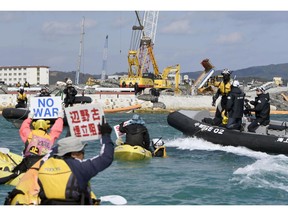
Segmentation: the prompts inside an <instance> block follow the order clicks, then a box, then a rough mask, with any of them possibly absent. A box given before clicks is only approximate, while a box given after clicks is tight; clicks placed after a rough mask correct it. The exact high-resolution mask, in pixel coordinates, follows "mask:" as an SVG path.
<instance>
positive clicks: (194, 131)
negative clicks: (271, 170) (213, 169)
mask: <svg viewBox="0 0 288 216" xmlns="http://www.w3.org/2000/svg"><path fill="white" fill-rule="evenodd" d="M204 118H209V112H208V111H188V110H185V111H175V112H173V113H170V114H169V115H168V117H167V122H168V124H169V125H170V126H172V127H174V128H175V129H177V130H179V131H181V132H182V133H183V134H184V135H186V136H189V137H197V138H202V139H204V140H206V141H209V142H212V143H214V144H220V145H223V146H235V147H240V146H241V147H246V148H248V149H251V150H254V151H260V152H266V153H270V154H285V155H286V154H288V136H287V135H286V131H287V129H286V130H285V131H284V132H282V134H279V135H268V134H267V133H265V130H263V133H250V132H245V131H239V130H228V129H226V128H223V127H218V126H213V125H210V124H208V123H205V122H202V120H203V119H204ZM246 127H247V125H246ZM266 131H267V130H266Z"/></svg>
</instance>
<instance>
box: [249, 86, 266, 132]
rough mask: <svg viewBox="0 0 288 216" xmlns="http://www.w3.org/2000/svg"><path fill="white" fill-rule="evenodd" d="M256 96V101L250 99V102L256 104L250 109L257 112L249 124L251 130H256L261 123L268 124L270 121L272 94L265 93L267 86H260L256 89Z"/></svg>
mask: <svg viewBox="0 0 288 216" xmlns="http://www.w3.org/2000/svg"><path fill="white" fill-rule="evenodd" d="M256 95H257V96H256V97H255V100H254V101H250V104H252V105H253V106H254V108H253V109H250V110H249V111H252V112H253V111H254V112H255V117H256V118H255V119H254V120H253V121H252V122H251V124H250V125H249V126H248V131H249V132H254V133H255V131H256V129H257V128H258V127H259V126H260V125H264V126H266V125H268V124H269V122H270V95H269V93H265V88H263V87H258V88H257V89H256Z"/></svg>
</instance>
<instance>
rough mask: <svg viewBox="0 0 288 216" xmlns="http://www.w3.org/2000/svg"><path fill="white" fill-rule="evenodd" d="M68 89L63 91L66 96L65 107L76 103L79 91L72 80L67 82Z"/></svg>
mask: <svg viewBox="0 0 288 216" xmlns="http://www.w3.org/2000/svg"><path fill="white" fill-rule="evenodd" d="M66 85H67V86H66V88H65V89H64V90H63V93H64V94H66V97H65V98H64V104H65V107H68V106H73V104H74V101H75V96H76V95H77V93H78V92H77V90H76V89H75V87H74V86H72V80H70V79H68V80H67V81H66Z"/></svg>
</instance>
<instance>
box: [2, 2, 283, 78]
mask: <svg viewBox="0 0 288 216" xmlns="http://www.w3.org/2000/svg"><path fill="white" fill-rule="evenodd" d="M161 1H162V2H163V3H164V2H165V4H153V2H156V1H155V0H154V1H150V0H146V1H145V4H146V3H147V5H148V7H143V5H141V4H140V3H138V4H137V5H135V2H136V1H132V0H131V2H129V1H121V5H119V3H120V1H119V2H118V1H110V0H106V1H105V4H104V5H102V6H99V5H97V6H95V3H94V4H93V5H91V2H93V1H88V0H82V1H81V2H82V3H84V4H79V1H78V3H74V1H69V2H70V3H71V4H69V5H68V4H67V3H66V4H65V5H59V4H56V3H57V1H55V2H56V3H55V4H53V3H54V0H50V1H49V3H48V2H46V1H43V3H42V4H39V2H42V1H32V0H31V1H30V0H27V1H22V2H25V4H24V3H22V4H20V5H19V2H18V4H16V1H15V0H11V1H9V2H10V3H9V4H7V2H6V3H5V4H4V6H3V7H2V9H1V11H0V27H1V40H0V49H1V53H0V66H16V65H19V66H20V65H22V66H24V65H44V66H49V67H50V70H51V71H65V72H70V71H76V70H77V68H78V66H79V49H80V41H81V32H82V30H81V28H82V20H83V18H85V22H84V32H85V34H84V37H83V44H82V46H83V52H82V58H81V65H80V68H81V72H82V73H89V74H93V75H100V74H101V71H102V65H103V51H104V44H105V38H106V35H108V49H107V51H108V52H107V62H106V72H107V74H109V75H110V74H114V73H115V72H123V71H128V62H127V55H128V51H129V49H130V47H131V46H130V42H131V39H132V26H133V25H135V24H136V15H135V10H137V11H139V12H140V14H141V15H142V14H143V13H144V11H148V10H150V11H151V10H157V11H159V18H158V23H157V30H156V38H155V44H154V54H155V59H156V61H157V63H158V67H159V70H160V71H162V70H163V69H164V68H165V67H167V66H171V65H175V64H180V66H181V72H190V71H201V70H203V67H202V66H201V64H200V62H201V61H202V60H203V59H205V58H209V59H210V61H211V63H212V64H213V65H214V66H215V67H216V69H219V70H220V69H224V68H228V69H230V70H237V69H243V68H247V67H251V66H262V65H269V64H281V63H288V58H287V57H288V50H287V48H288V44H287V38H288V7H287V6H286V5H285V4H284V5H283V3H282V2H281V1H279V0H275V1H273V2H274V3H275V4H271V3H269V2H267V4H266V1H265V0H264V1H261V2H262V4H261V5H260V4H255V5H253V4H252V1H250V2H249V1H246V0H242V1H241V2H242V4H239V3H234V4H231V2H234V1H230V3H229V1H227V2H226V1H222V0H220V1H217V2H218V3H219V4H217V5H215V3H214V5H212V6H210V0H207V1H205V3H203V4H199V3H198V5H194V4H193V5H191V3H190V5H189V4H186V3H187V2H191V1H187V0H186V1H184V0H178V1H176V0H175V1H174V0H173V1H172V0H165V1H164V0H158V1H157V2H158V3H159V2H161ZM211 1H212V2H213V0H211ZM20 2H21V1H20ZM116 2H118V3H116ZM133 2H134V3H133ZM137 2H139V1H137ZM177 2H178V3H177ZM214 2H215V1H214ZM256 2H259V1H256ZM283 2H285V1H283ZM85 3H86V4H85ZM245 3H246V4H245ZM89 4H90V5H89ZM115 4H118V6H115ZM133 4H134V5H133ZM152 4H153V6H151V5H152ZM226 4H227V5H228V7H227V5H226ZM15 5H18V6H17V7H15ZM31 5H33V7H32V6H31ZM83 5H84V6H83ZM224 5H226V6H224Z"/></svg>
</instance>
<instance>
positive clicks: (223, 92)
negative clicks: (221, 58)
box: [218, 82, 231, 96]
mask: <svg viewBox="0 0 288 216" xmlns="http://www.w3.org/2000/svg"><path fill="white" fill-rule="evenodd" d="M218 88H219V91H220V94H221V95H222V96H223V95H225V96H227V94H228V93H229V92H230V91H231V84H230V82H228V83H226V84H225V83H224V82H221V83H220V85H219V86H218Z"/></svg>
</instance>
